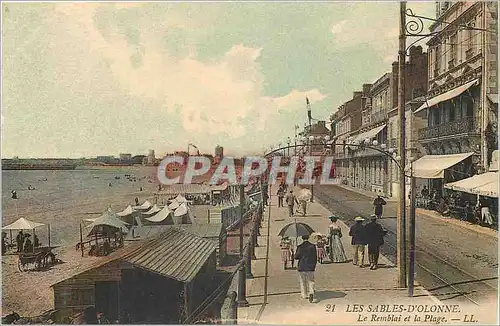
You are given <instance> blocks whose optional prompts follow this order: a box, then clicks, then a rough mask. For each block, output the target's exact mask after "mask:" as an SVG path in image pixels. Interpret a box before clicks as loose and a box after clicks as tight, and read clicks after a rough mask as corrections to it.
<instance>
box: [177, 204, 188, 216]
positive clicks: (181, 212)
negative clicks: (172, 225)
mask: <svg viewBox="0 0 500 326" xmlns="http://www.w3.org/2000/svg"><path fill="white" fill-rule="evenodd" d="M187 212H188V207H187V205H186V204H181V205H179V207H177V208H176V209H175V211H174V216H184V215H186V214H187Z"/></svg>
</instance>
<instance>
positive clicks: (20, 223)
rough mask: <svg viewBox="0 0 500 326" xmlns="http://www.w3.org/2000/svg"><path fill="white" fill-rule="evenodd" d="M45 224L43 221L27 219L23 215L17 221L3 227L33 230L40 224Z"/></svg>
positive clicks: (5, 228) (6, 228)
mask: <svg viewBox="0 0 500 326" xmlns="http://www.w3.org/2000/svg"><path fill="white" fill-rule="evenodd" d="M44 225H45V224H43V223H38V222H33V221H30V220H27V219H25V218H24V217H21V218H20V219H18V220H17V221H15V222H14V223H12V224H9V225H7V226H4V227H3V228H2V229H4V230H33V229H34V228H37V227H39V226H44Z"/></svg>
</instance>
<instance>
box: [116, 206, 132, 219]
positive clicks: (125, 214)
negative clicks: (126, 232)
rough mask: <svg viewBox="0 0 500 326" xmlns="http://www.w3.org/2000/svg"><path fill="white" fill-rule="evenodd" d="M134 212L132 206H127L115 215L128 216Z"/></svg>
mask: <svg viewBox="0 0 500 326" xmlns="http://www.w3.org/2000/svg"><path fill="white" fill-rule="evenodd" d="M134 213H135V211H134V209H133V208H132V206H130V205H128V206H127V208H125V209H124V210H123V211H121V212H118V213H116V215H118V216H120V217H124V216H128V215H132V214H134Z"/></svg>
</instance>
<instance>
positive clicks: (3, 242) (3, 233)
mask: <svg viewBox="0 0 500 326" xmlns="http://www.w3.org/2000/svg"><path fill="white" fill-rule="evenodd" d="M6 251H7V233H6V232H2V256H3V255H5V252H6Z"/></svg>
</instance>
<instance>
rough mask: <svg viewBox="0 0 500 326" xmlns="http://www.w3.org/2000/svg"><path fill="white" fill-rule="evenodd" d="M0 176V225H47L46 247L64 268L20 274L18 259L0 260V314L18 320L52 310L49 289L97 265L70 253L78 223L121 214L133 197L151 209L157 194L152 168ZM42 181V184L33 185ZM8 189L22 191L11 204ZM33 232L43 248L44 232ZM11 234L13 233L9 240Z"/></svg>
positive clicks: (56, 266)
mask: <svg viewBox="0 0 500 326" xmlns="http://www.w3.org/2000/svg"><path fill="white" fill-rule="evenodd" d="M2 172H3V181H4V182H3V185H2V188H3V189H2V190H3V195H2V225H4V226H5V225H8V224H9V223H12V222H13V221H15V220H16V219H18V218H20V217H24V218H26V219H29V220H32V221H36V222H40V223H45V224H50V229H51V245H52V246H53V245H57V246H58V248H56V249H55V250H54V252H55V253H56V255H57V258H58V259H60V260H61V261H62V262H63V263H62V264H57V265H55V266H53V267H52V268H51V269H49V270H47V271H37V272H19V270H18V267H17V259H18V258H17V255H15V254H14V255H9V254H7V255H5V256H3V259H2V279H3V284H2V292H3V300H2V314H8V313H11V312H12V311H15V312H17V313H19V314H20V315H21V316H35V315H38V314H40V313H42V312H44V311H46V310H49V309H52V308H53V292H52V288H50V285H52V284H54V283H56V282H58V281H60V280H62V279H64V278H66V277H68V276H70V275H73V274H75V273H77V272H78V271H79V270H81V269H83V268H85V266H88V265H89V264H91V263H93V262H95V261H96V260H99V259H102V258H97V257H88V256H85V257H84V258H82V257H81V252H80V251H76V250H75V244H76V243H77V242H78V241H79V239H80V234H79V233H80V231H79V224H80V223H81V221H82V219H84V218H90V217H98V216H99V215H98V214H100V213H102V212H104V211H105V210H106V209H107V208H108V207H111V209H112V210H114V211H115V212H118V211H121V210H123V209H124V208H126V207H127V205H129V204H133V203H134V199H135V198H136V197H137V198H139V201H140V203H143V202H144V201H145V200H149V201H150V202H152V203H154V196H153V193H154V192H155V191H156V189H157V184H156V183H155V181H154V179H153V177H152V175H153V168H152V167H140V168H135V167H134V168H126V169H114V170H112V171H109V170H104V171H101V170H92V171H71V172H68V171H50V172H47V171H26V172H31V173H25V175H23V173H22V172H24V171H21V173H20V174H18V175H17V176H16V175H12V174H11V175H7V176H6V174H7V173H10V172H18V171H2ZM6 172H7V173H6ZM125 174H131V175H133V176H135V177H136V178H137V181H136V182H130V181H129V180H127V179H126V178H125V177H124V175H125ZM45 176H46V177H47V181H45V182H44V181H38V180H39V179H43V178H44V177H45ZM116 176H120V179H115V177H116ZM68 180H69V181H68ZM149 180H152V182H149ZM78 181H79V183H78ZM9 182H10V184H9ZM110 182H111V183H112V186H111V187H109V183H110ZM13 184H14V185H13ZM18 184H21V186H23V187H24V189H26V188H27V185H28V184H32V185H33V186H35V188H36V190H34V191H28V190H24V189H22V188H21V186H19V185H18ZM15 186H16V187H15ZM140 187H143V191H139V190H140ZM10 188H14V189H20V188H21V190H17V192H18V194H19V199H18V200H13V199H11V198H10ZM36 232H37V235H38V236H39V237H40V241H41V242H42V244H45V245H46V244H47V240H48V239H47V233H48V232H47V228H46V227H43V226H42V227H40V228H38V229H37V230H36ZM16 234H17V232H13V236H14V237H15V236H16ZM84 236H85V235H84Z"/></svg>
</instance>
